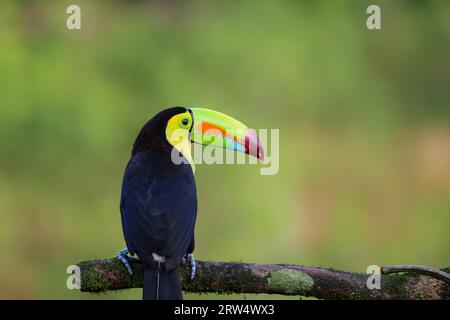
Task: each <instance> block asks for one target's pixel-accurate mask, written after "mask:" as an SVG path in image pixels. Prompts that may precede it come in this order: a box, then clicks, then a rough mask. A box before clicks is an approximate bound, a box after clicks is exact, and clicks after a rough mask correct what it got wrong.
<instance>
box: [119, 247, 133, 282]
mask: <svg viewBox="0 0 450 320" xmlns="http://www.w3.org/2000/svg"><path fill="white" fill-rule="evenodd" d="M128 253H130V250H128V248H125V249H123V250H120V251H119V252H117V254H116V258H117V259H118V260H119V261H120V262H122V264H123V265H124V266H125V268H127V271H128V273H129V274H130V276H132V275H133V270H132V269H131V266H130V262H129V261H133V260H137V259H136V258H135V257H132V256H129V255H128Z"/></svg>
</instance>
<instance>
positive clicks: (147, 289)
mask: <svg viewBox="0 0 450 320" xmlns="http://www.w3.org/2000/svg"><path fill="white" fill-rule="evenodd" d="M143 299H144V300H182V299H183V293H182V292H181V280H180V271H179V269H178V268H175V269H173V270H171V271H170V272H166V271H165V268H164V267H163V266H162V265H161V266H156V267H154V268H147V267H146V268H145V270H144V290H143Z"/></svg>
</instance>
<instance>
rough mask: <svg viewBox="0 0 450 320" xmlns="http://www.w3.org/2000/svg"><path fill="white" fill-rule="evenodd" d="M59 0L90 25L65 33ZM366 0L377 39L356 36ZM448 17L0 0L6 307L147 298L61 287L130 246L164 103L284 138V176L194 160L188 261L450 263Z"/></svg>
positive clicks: (300, 4) (316, 7)
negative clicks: (141, 147)
mask: <svg viewBox="0 0 450 320" xmlns="http://www.w3.org/2000/svg"><path fill="white" fill-rule="evenodd" d="M70 4H78V5H80V6H81V18H82V29H81V30H73V31H70V30H67V29H66V18H67V16H68V15H67V14H66V8H67V6H68V5H70ZM369 4H378V5H380V6H381V10H382V30H379V31H369V30H368V29H367V28H366V19H367V17H368V15H367V14H366V8H367V6H368V5H369ZM449 13H450V2H448V1H444V0H442V1H412V0H409V1H400V0H398V1H350V0H349V1H333V2H331V1H256V0H255V1H239V2H238V1H236V2H234V1H118V0H117V1H103V2H100V1H92V0H89V1H87V0H85V1H82V0H77V1H2V2H1V4H0V154H1V157H0V250H1V252H2V258H1V259H0V298H33V299H34V298H44V299H47V298H55V299H63V298H64V299H66V298H69V299H72V298H74V299H95V298H101V299H109V298H112V299H117V298H127V299H128V298H138V299H139V298H140V297H141V291H140V290H126V291H122V292H116V293H108V294H101V295H91V294H82V293H79V292H77V291H70V290H68V289H66V279H67V276H68V275H67V274H65V270H66V268H67V266H68V265H70V264H74V263H76V262H78V261H81V260H86V259H93V258H103V257H111V256H113V255H114V254H115V252H116V251H117V250H118V249H121V248H123V247H124V240H123V236H122V230H121V225H120V214H119V195H120V187H121V180H122V174H123V170H124V167H125V165H126V163H127V161H128V159H129V155H130V150H131V145H132V142H133V141H134V138H135V137H136V135H137V133H138V131H139V130H140V128H141V127H142V125H143V124H144V123H145V122H146V121H147V120H148V119H149V118H150V117H152V116H153V115H154V114H155V113H156V112H158V111H159V110H160V109H162V108H164V107H168V106H173V105H183V106H200V107H210V108H214V109H216V110H220V111H222V112H225V113H227V114H230V115H232V116H235V117H236V118H238V119H240V120H242V121H243V122H245V123H248V124H249V125H250V126H253V127H255V128H279V129H280V148H281V150H280V171H279V173H278V174H277V175H273V176H261V175H260V174H259V167H258V166H251V165H235V166H224V165H216V166H208V165H198V166H197V172H196V177H197V187H198V196H199V212H198V220H197V221H198V223H197V226H196V234H197V248H196V256H197V258H198V259H208V260H222V261H240V260H242V261H246V262H259V263H293V264H303V265H310V266H324V267H328V266H333V267H334V268H338V269H347V270H350V271H357V272H365V270H366V268H367V266H369V265H371V264H376V265H383V264H406V263H414V264H424V265H432V266H437V267H444V266H449V264H450V259H449V258H450V237H449V235H448V234H449V230H450V125H449V120H450V90H449V85H450V59H449V57H450V19H449ZM230 199H233V200H232V201H230ZM217 297H218V296H215V295H201V296H199V295H186V298H194V299H196V298H217ZM229 297H230V296H227V297H225V298H229ZM231 297H232V298H238V299H241V298H247V299H252V298H257V297H258V298H267V297H270V296H254V295H245V296H244V295H233V296H231ZM296 298H297V299H298V297H296Z"/></svg>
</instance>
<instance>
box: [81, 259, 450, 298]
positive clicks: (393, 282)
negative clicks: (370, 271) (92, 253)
mask: <svg viewBox="0 0 450 320" xmlns="http://www.w3.org/2000/svg"><path fill="white" fill-rule="evenodd" d="M78 266H79V267H80V272H81V287H80V290H81V291H82V292H104V291H108V290H119V289H129V288H142V280H143V269H144V267H143V265H142V264H141V263H140V262H139V261H133V262H132V263H131V267H132V268H133V271H134V276H133V277H131V276H130V275H129V274H128V273H127V271H126V269H125V267H124V266H123V265H122V264H121V263H120V262H119V261H118V260H116V259H106V260H91V261H83V262H80V263H79V264H78ZM389 268H390V267H388V269H386V267H385V268H384V269H383V271H384V273H390V271H391V272H392V270H393V269H392V268H391V269H389ZM433 270H434V271H436V270H439V269H433ZM404 271H405V270H404V269H402V270H401V272H404ZM407 271H408V272H409V271H411V270H407ZM415 271H417V270H415ZM439 271H441V270H439ZM448 271H450V268H447V269H443V270H442V272H444V274H445V272H448ZM399 272H400V271H399ZM430 274H431V275H432V276H435V274H436V273H435V272H434V273H427V274H426V275H425V274H417V273H405V274H391V275H383V274H381V275H380V279H381V289H372V290H370V289H368V288H367V285H366V283H367V279H368V276H369V275H365V274H361V273H352V272H345V271H339V270H334V269H325V268H314V267H303V266H296V265H275V264H249V263H240V262H239V263H238V262H208V261H197V274H196V277H195V279H194V280H193V281H190V280H189V265H184V266H182V268H181V277H182V286H183V290H184V291H185V292H197V293H209V292H214V293H225V294H229V293H269V294H282V295H293V296H304V297H315V298H319V299H344V300H353V299H450V285H449V284H448V283H447V282H446V281H444V280H440V279H436V278H434V277H431V276H430Z"/></svg>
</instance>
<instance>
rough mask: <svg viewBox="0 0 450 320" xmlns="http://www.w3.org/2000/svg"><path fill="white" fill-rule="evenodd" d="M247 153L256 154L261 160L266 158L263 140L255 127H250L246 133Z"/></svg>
mask: <svg viewBox="0 0 450 320" xmlns="http://www.w3.org/2000/svg"><path fill="white" fill-rule="evenodd" d="M245 153H246V154H248V155H250V156H254V157H256V158H257V159H259V160H261V161H262V160H264V150H263V147H262V145H261V142H260V141H259V139H258V136H257V135H256V131H255V130H253V129H248V131H247V134H246V135H245Z"/></svg>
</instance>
